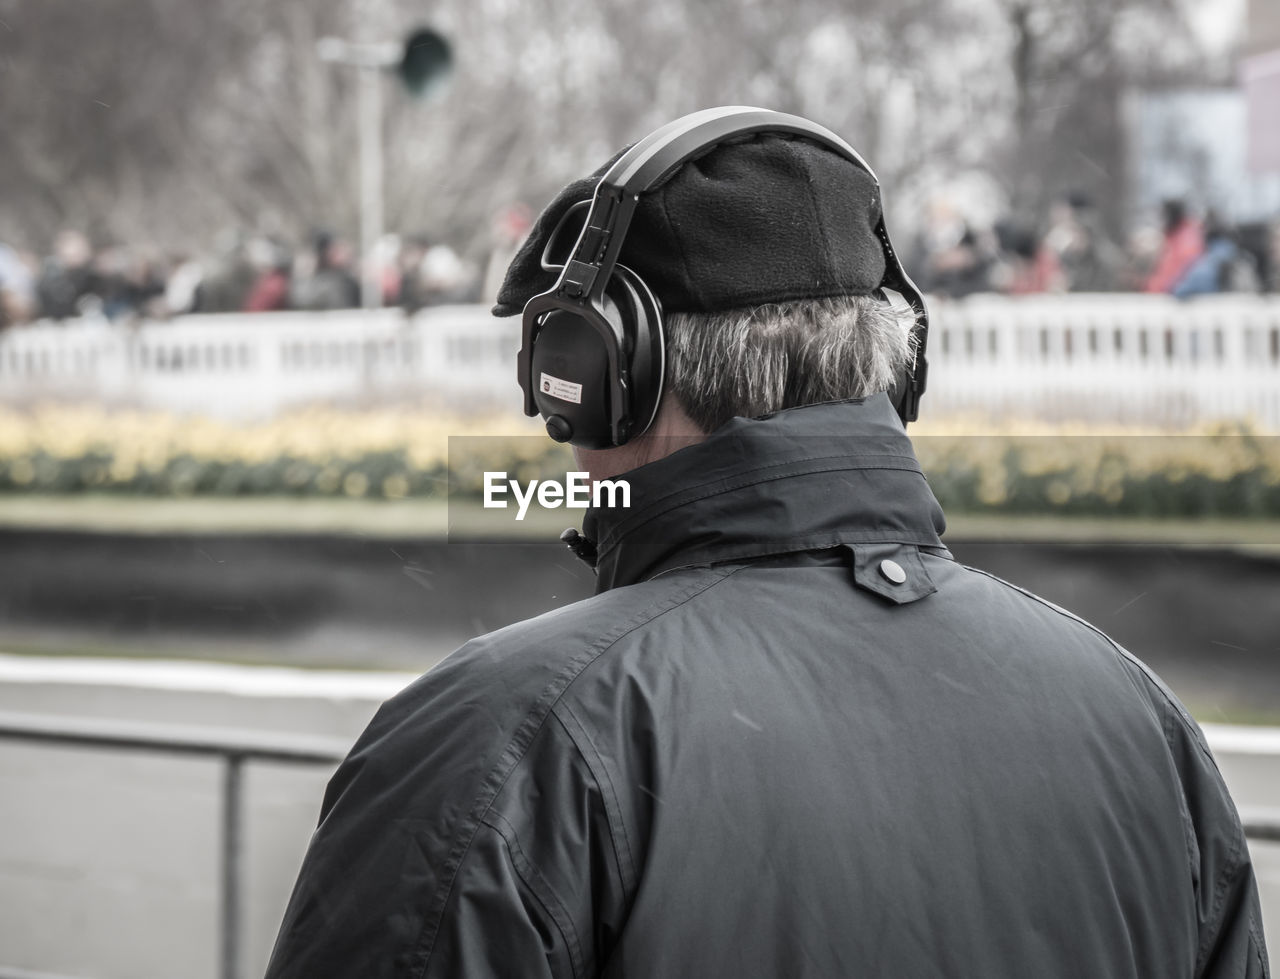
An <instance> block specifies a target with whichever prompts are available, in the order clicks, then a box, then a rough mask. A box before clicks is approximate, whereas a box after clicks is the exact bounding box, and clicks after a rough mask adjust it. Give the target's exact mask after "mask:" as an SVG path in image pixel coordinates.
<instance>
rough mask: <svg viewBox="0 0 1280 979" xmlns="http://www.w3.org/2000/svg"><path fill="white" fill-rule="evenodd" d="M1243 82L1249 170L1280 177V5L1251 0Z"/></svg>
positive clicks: (1269, 0) (1242, 68)
mask: <svg viewBox="0 0 1280 979" xmlns="http://www.w3.org/2000/svg"><path fill="white" fill-rule="evenodd" d="M1240 79H1241V83H1242V85H1243V87H1244V94H1245V101H1246V105H1247V112H1248V133H1249V139H1248V147H1249V154H1248V160H1249V169H1250V170H1251V171H1253V172H1254V173H1257V174H1264V173H1271V174H1277V173H1280V4H1278V3H1276V2H1275V0H1249V29H1248V30H1247V31H1246V33H1245V43H1244V51H1243V57H1242V60H1241V65H1240Z"/></svg>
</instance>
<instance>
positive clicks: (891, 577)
mask: <svg viewBox="0 0 1280 979" xmlns="http://www.w3.org/2000/svg"><path fill="white" fill-rule="evenodd" d="M880 573H881V574H882V575H884V576H885V579H886V580H888V581H891V582H893V583H894V584H895V585H900V584H902V583H903V582H904V581H906V580H907V573H906V572H905V571H903V570H902V565H900V564H899V563H898V562H897V561H894V560H891V559H890V558H885V559H884V560H883V561H881V562H880Z"/></svg>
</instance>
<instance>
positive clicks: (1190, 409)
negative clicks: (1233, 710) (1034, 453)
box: [0, 294, 1280, 429]
mask: <svg viewBox="0 0 1280 979" xmlns="http://www.w3.org/2000/svg"><path fill="white" fill-rule="evenodd" d="M930 308H931V311H932V329H931V331H930V339H929V361H930V366H931V369H930V374H929V388H928V394H927V395H926V399H925V402H924V405H925V410H926V411H927V412H928V414H929V415H931V416H934V417H938V416H939V415H941V414H945V413H955V412H975V413H976V412H981V413H986V414H994V415H1010V416H1014V415H1016V416H1019V417H1038V418H1045V419H1050V420H1082V421H1108V422H1133V423H1144V424H1155V425H1167V426H1175V427H1176V426H1183V425H1186V424H1189V423H1193V422H1196V421H1202V420H1207V419H1217V418H1250V419H1252V420H1254V421H1255V422H1257V423H1258V424H1260V425H1262V426H1264V427H1266V428H1268V429H1280V298H1270V297H1261V296H1220V297H1208V298H1202V299H1197V300H1192V301H1189V302H1179V301H1177V300H1174V299H1171V298H1168V297H1164V296H1143V295H1129V294H1116V295H1068V296H1035V297H1023V298H1007V297H1002V296H975V297H971V298H969V299H966V300H963V301H957V302H947V301H941V300H935V301H933V302H932V303H931V304H930ZM518 347H519V320H518V319H503V320H498V319H494V318H493V317H491V316H490V315H489V313H488V311H487V309H485V308H484V307H480V306H447V307H439V308H436V309H430V310H426V311H423V312H422V313H419V314H418V315H416V316H414V317H412V318H406V317H405V316H404V315H403V314H402V313H400V312H399V311H397V310H375V311H372V312H364V311H360V310H349V311H343V312H333V313H321V314H317V313H268V314H225V315H213V316H188V317H183V318H180V319H177V320H173V321H171V322H167V323H162V322H155V323H144V324H141V325H138V326H133V327H109V326H106V325H104V324H93V323H85V322H69V323H66V324H62V325H58V324H37V325H34V326H29V327H25V328H21V329H15V330H9V331H7V332H5V333H2V334H0V397H3V398H5V399H8V400H26V401H29V400H33V399H38V398H43V397H59V398H63V397H92V398H99V399H103V400H106V401H109V402H112V403H120V404H136V405H141V406H146V407H155V408H166V409H174V410H179V411H192V412H202V413H209V414H215V415H220V416H225V417H261V416H264V415H269V414H272V413H274V412H277V411H279V410H281V409H283V408H287V407H289V406H291V405H298V404H302V403H306V402H310V401H316V400H329V401H333V400H337V401H372V400H387V399H395V398H401V397H409V396H412V397H421V396H423V395H427V396H431V397H433V398H435V399H436V400H438V401H440V402H442V403H446V404H449V405H451V406H453V407H455V408H458V409H463V410H465V409H468V408H472V407H477V406H482V405H490V404H496V405H505V406H508V407H510V406H511V405H513V404H515V403H516V393H515V392H516V388H515V354H516V350H517V348H518Z"/></svg>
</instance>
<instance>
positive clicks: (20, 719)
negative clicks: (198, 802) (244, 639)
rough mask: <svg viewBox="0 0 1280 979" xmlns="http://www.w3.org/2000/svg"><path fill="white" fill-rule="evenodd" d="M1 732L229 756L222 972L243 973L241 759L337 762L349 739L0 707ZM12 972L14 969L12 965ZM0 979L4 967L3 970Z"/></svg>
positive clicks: (235, 976) (231, 978)
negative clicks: (60, 714)
mask: <svg viewBox="0 0 1280 979" xmlns="http://www.w3.org/2000/svg"><path fill="white" fill-rule="evenodd" d="M0 738H8V739H10V740H14V741H34V742H39V743H42V744H62V745H72V746H75V747H83V748H115V749H118V750H125V751H153V752H158V753H161V754H171V755H172V754H177V755H198V756H204V757H217V758H222V759H224V760H225V761H226V768H225V769H224V770H223V783H222V784H223V788H222V834H221V837H222V838H221V858H222V859H221V863H222V902H221V914H220V924H221V931H222V941H221V957H222V961H221V975H222V977H223V979H240V976H241V975H242V971H243V969H242V964H241V953H240V937H241V921H240V893H241V888H242V886H243V880H244V869H243V857H244V843H243V841H244V805H243V788H244V764H245V762H248V761H274V762H285V763H290V764H299V765H336V764H337V763H338V762H340V761H341V760H342V759H343V758H345V757H346V755H347V752H348V751H349V750H350V748H351V745H350V744H349V743H348V742H345V741H341V740H339V739H337V738H321V737H314V736H308V735H297V734H281V733H279V732H274V731H238V730H226V729H221V728H212V727H192V726H186V725H184V726H181V727H179V726H177V725H170V724H153V723H144V722H140V721H117V720H106V719H92V720H86V719H84V718H78V717H59V716H49V715H43V714H23V713H17V712H12V711H0ZM12 974H14V975H17V973H12ZM0 979H3V973H2V972H0Z"/></svg>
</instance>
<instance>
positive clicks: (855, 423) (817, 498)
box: [583, 394, 945, 592]
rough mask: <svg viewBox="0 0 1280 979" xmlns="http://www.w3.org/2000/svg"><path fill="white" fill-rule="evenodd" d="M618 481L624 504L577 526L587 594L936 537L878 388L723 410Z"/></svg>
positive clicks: (933, 542)
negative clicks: (711, 423) (707, 429)
mask: <svg viewBox="0 0 1280 979" xmlns="http://www.w3.org/2000/svg"><path fill="white" fill-rule="evenodd" d="M618 478H619V479H625V480H627V482H628V483H630V486H631V506H630V508H628V509H624V508H621V507H613V508H597V509H593V510H589V511H588V512H587V514H586V519H585V521H584V523H583V532H584V534H585V536H586V537H587V538H589V539H591V540H594V542H595V544H596V551H597V558H596V573H597V581H596V591H597V592H602V591H607V590H608V589H610V588H616V587H619V586H621V585H629V584H633V583H635V582H637V581H642V580H645V579H647V578H651V577H653V576H654V575H657V574H661V573H662V572H664V571H670V570H673V569H675V568H682V567H691V566H700V565H708V564H714V563H717V562H723V561H736V560H744V559H749V558H756V557H764V556H767V555H773V554H786V553H789V552H793V551H808V550H818V549H822V548H828V547H835V546H838V545H841V544H857V543H876V542H892V543H898V544H914V545H917V546H927V547H941V546H942V541H941V539H940V535H941V533H942V531H943V529H944V527H945V523H944V520H943V515H942V509H941V507H939V506H938V502H937V500H935V499H934V497H933V493H932V492H931V491H930V490H929V487H928V485H927V484H926V483H925V480H924V475H923V473H922V472H921V470H920V463H919V462H917V461H916V457H915V453H914V452H913V451H912V448H911V442H910V440H909V439H908V438H907V435H906V432H905V431H904V430H903V427H902V423H901V422H900V421H899V420H898V416H897V414H896V413H895V412H894V410H893V407H892V405H891V404H890V402H889V399H888V397H887V396H886V395H883V394H878V395H875V396H874V397H871V398H868V399H866V400H865V401H842V402H835V403H830V404H820V405H809V406H807V407H803V408H792V409H790V410H787V411H781V412H778V413H777V414H774V415H770V416H767V417H765V418H760V419H747V418H735V419H733V420H732V421H731V422H729V423H728V424H727V425H725V426H723V427H722V428H720V429H717V430H716V432H715V434H713V435H712V436H711V437H710V438H708V439H707V440H706V441H704V442H700V443H698V444H697V445H694V446H690V447H688V448H685V449H681V450H679V451H678V452H674V453H672V454H671V455H669V456H667V457H666V458H664V459H659V460H658V461H657V462H653V463H650V464H649V465H646V466H641V467H640V468H638V469H633V470H631V471H630V472H628V473H625V474H623V475H622V476H620V477H618Z"/></svg>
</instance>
